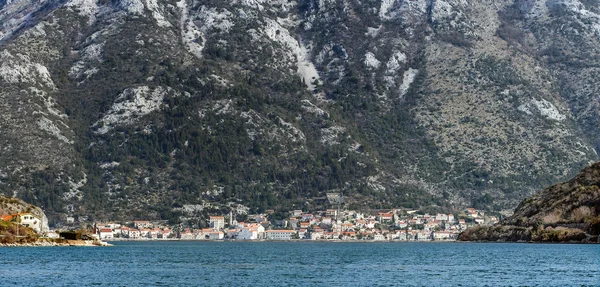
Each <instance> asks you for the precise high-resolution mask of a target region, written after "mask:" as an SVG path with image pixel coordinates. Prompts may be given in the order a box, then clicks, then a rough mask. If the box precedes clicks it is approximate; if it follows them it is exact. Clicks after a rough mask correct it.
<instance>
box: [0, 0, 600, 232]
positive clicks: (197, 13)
mask: <svg viewBox="0 0 600 287" xmlns="http://www.w3.org/2000/svg"><path fill="white" fill-rule="evenodd" d="M597 6H598V5H597V3H596V2H595V1H583V2H580V1H571V0H570V1H566V0H564V1H557V0H548V1H516V2H514V1H479V2H476V3H467V2H465V1H458V0H457V1H442V0H434V1H428V0H419V1H401V0H384V1H351V0H323V1H312V0H301V1H284V0H277V1H262V0H236V1H214V0H202V1H185V0H181V1H166V0H118V1H91V0H71V1H64V2H63V1H27V0H21V1H3V2H0V23H2V24H1V25H0V26H1V27H0V86H1V87H2V89H0V115H1V117H2V121H0V129H1V130H2V131H3V134H2V135H1V136H0V143H1V145H0V148H1V149H2V152H1V153H0V163H1V165H0V192H2V193H4V194H8V195H12V196H17V197H20V198H23V199H26V200H27V201H29V202H32V203H36V204H38V205H43V206H44V207H45V209H46V210H47V212H48V215H49V217H50V218H51V219H52V220H53V221H61V220H64V219H65V217H66V216H67V215H82V216H83V215H85V216H91V218H132V217H146V218H162V219H171V218H177V217H179V216H182V215H184V216H202V215H203V214H205V213H206V211H208V210H215V211H223V212H224V211H226V210H228V209H231V208H232V207H236V206H240V207H241V209H242V210H246V208H250V209H252V210H253V211H261V210H265V209H268V208H275V209H290V208H312V207H315V206H316V205H319V204H322V203H321V202H322V200H321V199H322V198H323V197H324V194H325V193H328V192H344V194H345V196H346V197H347V198H348V203H349V204H351V205H354V206H355V207H372V208H380V207H391V206H404V207H421V206H427V205H434V206H442V207H444V208H450V209H451V208H458V207H463V206H466V205H478V206H480V207H482V208H486V209H492V210H504V209H509V208H512V207H513V206H514V205H516V204H517V203H518V201H519V200H521V199H522V198H524V197H525V196H527V195H530V194H531V193H533V191H535V190H538V189H539V188H541V187H542V186H546V185H548V184H550V183H551V182H556V181H558V180H564V179H566V178H568V177H569V176H572V175H573V174H574V173H575V172H576V171H577V170H579V169H580V168H581V167H582V166H585V165H586V164H588V163H589V162H590V161H593V160H597V158H598V155H597V153H596V150H597V148H598V147H600V144H599V142H600V140H599V138H598V136H597V134H596V133H595V132H594V127H595V126H597V122H596V121H598V119H599V117H598V116H597V115H598V109H599V108H600V107H599V106H598V104H597V97H596V96H594V91H595V78H594V76H593V75H595V69H596V68H595V65H594V63H595V61H596V60H595V59H596V57H595V55H596V53H597V49H598V47H600V46H599V45H597V43H596V42H597V41H598V40H597V33H598V31H596V29H597V25H598V24H600V23H599V22H598V21H599V20H600V17H599V16H598V14H596V13H598V11H597V10H598V9H597ZM565 23H566V24H568V25H565ZM565 27H566V28H565ZM565 29H566V30H568V31H566V30H565ZM575 31H576V32H575ZM582 59H586V60H585V61H583V60H582ZM572 75H576V76H572ZM490 198H492V199H493V200H492V201H490V200H489V199H490ZM186 210H187V211H186ZM190 210H191V211H190ZM184 213H187V214H184Z"/></svg>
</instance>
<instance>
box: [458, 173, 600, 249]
mask: <svg viewBox="0 0 600 287" xmlns="http://www.w3.org/2000/svg"><path fill="white" fill-rule="evenodd" d="M599 186H600V163H595V164H593V165H591V166H589V167H587V168H585V169H584V170H583V171H582V172H581V173H579V174H578V175H577V176H576V177H575V178H573V179H572V180H570V181H568V182H564V183H559V184H556V185H553V186H551V187H549V188H546V189H544V190H543V191H541V192H539V193H537V194H535V195H534V196H532V197H530V198H527V199H525V200H524V201H523V202H521V204H519V206H518V207H517V208H516V210H515V213H514V214H513V215H512V216H510V217H508V218H506V219H504V220H502V222H501V223H500V224H499V225H497V226H482V227H475V228H472V229H469V230H467V231H465V232H464V233H462V234H461V235H460V237H459V240H464V241H480V240H485V241H521V240H523V241H541V242H569V241H583V242H598V235H599V234H600V187H599Z"/></svg>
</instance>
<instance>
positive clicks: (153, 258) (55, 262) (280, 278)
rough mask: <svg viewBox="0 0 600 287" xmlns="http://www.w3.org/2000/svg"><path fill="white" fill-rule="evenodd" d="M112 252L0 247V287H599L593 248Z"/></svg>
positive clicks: (369, 246) (208, 247) (277, 246)
mask: <svg viewBox="0 0 600 287" xmlns="http://www.w3.org/2000/svg"><path fill="white" fill-rule="evenodd" d="M114 244H115V246H113V247H104V248H101V247H30V248H0V286H600V245H562V244H561V245H558V244H557V245H551V244H510V243H503V244H497V243H490V244H486V243H323V242H321V243H319V242H292V243H289V242H282V243H277V242H116V243H114Z"/></svg>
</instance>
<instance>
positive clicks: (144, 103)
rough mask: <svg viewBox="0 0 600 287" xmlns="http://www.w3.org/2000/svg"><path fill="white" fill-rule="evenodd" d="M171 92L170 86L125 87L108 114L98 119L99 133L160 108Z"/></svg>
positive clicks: (131, 121) (97, 131) (96, 124)
mask: <svg viewBox="0 0 600 287" xmlns="http://www.w3.org/2000/svg"><path fill="white" fill-rule="evenodd" d="M170 92H171V89H170V88H164V87H156V88H154V89H151V88H150V87H148V86H141V87H136V88H128V89H125V90H124V91H123V92H122V93H121V94H120V95H119V97H118V98H117V99H116V101H115V103H114V104H113V106H112V107H111V108H110V110H109V111H108V112H107V113H106V115H105V116H104V117H103V118H102V119H101V120H99V121H97V122H96V123H95V124H94V125H93V127H96V128H97V130H96V133H97V134H106V133H107V132H109V131H110V130H111V129H112V128H113V127H114V126H115V125H127V124H131V123H133V122H134V121H136V120H137V119H139V118H141V117H143V116H145V115H147V114H149V113H151V112H153V111H156V110H159V109H160V107H161V105H162V103H163V100H164V97H165V95H167V94H168V93H170Z"/></svg>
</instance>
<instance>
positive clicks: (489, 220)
mask: <svg viewBox="0 0 600 287" xmlns="http://www.w3.org/2000/svg"><path fill="white" fill-rule="evenodd" d="M274 213H275V212H274V211H273V210H268V211H267V212H266V213H264V214H253V215H248V217H247V218H248V222H238V221H237V220H235V217H234V216H232V215H231V214H230V215H228V216H227V215H225V216H224V215H211V216H209V218H208V222H206V223H207V228H198V229H193V228H183V227H181V226H167V225H165V224H164V223H161V222H152V221H148V220H134V221H133V222H128V223H125V224H120V223H115V222H106V223H100V222H98V223H96V224H95V230H96V236H98V238H99V239H101V240H104V241H111V240H248V241H252V240H331V241H333V240H338V241H339V240H346V241H351V240H369V241H454V240H456V238H457V237H458V234H459V233H460V232H462V231H464V230H466V229H467V228H468V227H471V226H474V225H482V224H490V225H491V224H496V223H498V218H497V217H495V216H486V214H485V212H484V211H482V210H476V209H475V208H467V209H465V210H464V211H462V212H460V213H459V214H444V213H438V214H423V213H421V212H419V211H418V210H402V209H390V210H385V211H376V212H370V213H363V212H358V211H354V210H339V209H327V210H323V211H313V212H305V211H302V210H292V211H289V212H288V213H287V215H289V216H287V217H286V218H284V219H279V220H274V219H273V216H272V215H273V214H274Z"/></svg>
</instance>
